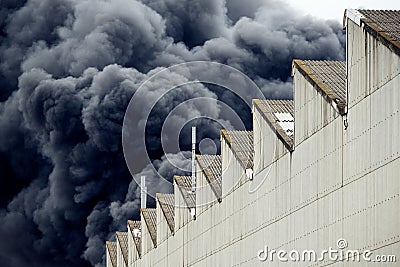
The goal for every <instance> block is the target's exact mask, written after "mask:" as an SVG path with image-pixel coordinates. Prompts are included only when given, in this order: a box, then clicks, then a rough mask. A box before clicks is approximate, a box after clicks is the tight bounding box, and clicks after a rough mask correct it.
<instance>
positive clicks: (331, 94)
mask: <svg viewBox="0 0 400 267" xmlns="http://www.w3.org/2000/svg"><path fill="white" fill-rule="evenodd" d="M293 66H294V67H296V68H297V69H298V70H299V71H300V72H301V73H302V74H303V76H304V77H305V78H306V79H307V80H308V81H309V82H311V84H312V85H314V86H316V87H317V88H318V90H319V91H320V92H321V93H322V94H323V95H324V96H326V98H327V100H328V102H334V103H336V107H337V109H338V110H339V112H340V114H342V115H343V114H344V113H345V107H346V62H345V61H331V60H300V59H295V60H294V61H293Z"/></svg>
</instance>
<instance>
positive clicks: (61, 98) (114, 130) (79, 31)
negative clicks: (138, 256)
mask: <svg viewBox="0 0 400 267" xmlns="http://www.w3.org/2000/svg"><path fill="white" fill-rule="evenodd" d="M343 45H344V35H343V32H342V30H341V26H340V25H339V23H337V22H329V21H328V22H327V21H322V20H318V19H315V18H312V17H304V16H299V15H296V12H294V11H293V10H291V9H290V8H289V7H286V6H285V5H284V4H282V2H279V1H272V0H265V1H262V0H251V1H240V0H227V1H222V0H201V1H200V0H195V1H183V0H162V1H147V0H142V1H135V0H84V1H76V0H27V1H7V0H5V1H1V2H0V129H1V130H0V171H1V174H2V175H1V179H0V236H1V238H2V242H0V262H1V264H2V266H10V267H20V266H72V265H73V266H103V264H104V242H105V240H107V239H111V238H113V232H114V231H116V230H124V227H125V222H126V219H127V218H132V219H138V215H139V214H138V210H139V206H140V203H139V188H138V186H137V184H136V182H135V181H133V180H132V176H131V174H130V172H129V170H128V168H127V167H126V163H125V159H124V156H123V153H122V144H121V132H122V121H123V118H124V113H125V109H126V107H127V106H128V103H129V101H130V99H131V97H132V96H133V95H134V93H135V92H136V90H137V89H138V87H139V86H140V84H141V83H142V82H143V81H144V80H146V79H147V78H149V77H150V76H151V75H153V74H154V73H156V72H157V71H158V70H161V69H162V68H163V67H168V66H170V65H172V64H177V63H181V62H187V61H193V60H211V61H217V62H220V63H225V64H228V65H230V66H232V67H235V68H237V69H239V70H241V71H243V72H244V73H246V74H247V75H249V76H250V77H251V78H252V79H253V80H254V81H255V82H256V83H257V84H258V85H259V86H260V88H261V90H262V92H263V93H264V94H265V95H266V96H267V97H271V98H291V96H292V81H291V78H290V68H291V60H292V59H293V58H304V59H307V58H313V59H343V58H344V49H343ZM204 71H207V70H204ZM171 75H174V74H173V73H171ZM210 75H212V73H210ZM174 77H175V76H174ZM177 79H178V77H177ZM179 79H180V78H179ZM232 82H236V81H232ZM153 86H154V87H153V89H152V88H149V91H148V94H147V95H145V97H147V98H149V99H150V98H151V97H152V95H151V93H152V92H153V93H154V92H157V90H158V89H159V88H162V86H166V84H163V83H162V82H161V84H159V85H156V84H153ZM245 89H246V88H244V90H245ZM198 96H208V97H209V98H211V99H215V100H217V99H218V100H220V101H223V102H225V103H227V104H228V105H229V106H234V108H235V110H236V111H237V112H238V113H243V114H241V117H242V119H244V120H245V121H250V119H249V114H250V113H249V110H248V108H246V107H245V105H244V103H243V102H240V101H238V100H237V99H235V95H233V94H231V93H228V92H225V91H224V90H222V89H221V88H219V89H218V88H216V87H215V86H210V85H206V84H197V85H194V86H192V87H190V86H189V87H187V88H186V89H185V88H178V89H177V90H176V91H174V92H172V93H170V94H167V95H166V96H165V98H163V99H162V101H160V102H159V103H158V104H157V105H156V107H155V109H154V111H153V112H152V116H151V117H150V119H149V121H148V122H147V135H146V137H147V139H148V140H150V141H151V142H149V143H150V144H152V147H150V148H149V149H150V151H152V160H153V163H152V165H145V166H143V168H141V169H140V170H139V171H138V172H137V174H136V175H137V176H140V175H146V176H147V177H149V179H148V180H149V182H148V183H149V190H150V191H151V193H155V192H158V191H163V192H167V191H170V190H171V186H170V184H169V183H168V180H166V181H164V180H161V179H159V178H158V175H159V174H161V175H162V176H163V177H167V179H169V181H170V180H171V179H172V176H173V175H174V174H184V173H185V171H184V170H185V169H187V165H188V164H189V161H188V160H187V158H189V154H187V153H184V154H183V155H176V154H169V155H168V157H167V156H164V157H162V149H161V147H160V142H159V141H160V132H159V130H160V123H161V122H162V118H165V117H166V116H167V115H168V114H169V112H170V111H171V110H172V109H173V108H174V107H176V106H177V105H178V104H179V103H180V102H181V101H184V100H186V99H190V98H193V97H198ZM143 105H144V106H145V102H144V103H143ZM209 105H210V106H209V107H205V106H202V107H200V106H196V105H190V104H187V106H186V107H185V108H186V110H187V111H188V112H187V113H186V114H178V115H177V118H178V119H185V120H189V119H190V118H191V116H195V115H196V114H205V113H206V112H213V113H212V114H213V116H215V117H216V118H217V119H222V117H223V112H222V111H220V109H219V106H218V105H219V104H218V103H217V101H215V102H213V101H211V102H210V103H209ZM201 123H202V124H201V125H202V127H201V131H199V135H201V136H200V138H201V137H209V138H211V139H215V140H218V136H217V135H218V132H219V128H218V127H220V126H219V125H218V123H214V122H210V121H204V122H201ZM226 123H227V124H229V123H230V122H229V121H227V122H226ZM246 126H247V127H248V126H249V125H246ZM185 132H188V131H185ZM154 140H155V141H154ZM180 140H181V144H180V145H181V148H182V150H183V151H185V150H186V151H187V150H189V144H188V141H189V140H190V136H188V135H187V134H185V133H184V132H183V133H182V136H180ZM182 157H183V158H182ZM153 167H154V168H153ZM179 168H181V169H183V170H179ZM155 170H156V171H158V173H159V174H157V173H155ZM149 201H150V204H154V201H153V200H151V199H150V200H149Z"/></svg>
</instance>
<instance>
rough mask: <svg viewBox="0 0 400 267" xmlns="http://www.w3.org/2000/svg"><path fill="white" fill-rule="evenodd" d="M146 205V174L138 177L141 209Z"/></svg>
mask: <svg viewBox="0 0 400 267" xmlns="http://www.w3.org/2000/svg"><path fill="white" fill-rule="evenodd" d="M146 206H147V187H146V176H141V177H140V207H141V208H142V209H144V208H146Z"/></svg>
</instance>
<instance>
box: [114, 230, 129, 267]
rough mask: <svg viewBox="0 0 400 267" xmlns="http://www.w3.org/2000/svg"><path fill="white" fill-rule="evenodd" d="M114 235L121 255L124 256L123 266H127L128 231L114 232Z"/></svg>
mask: <svg viewBox="0 0 400 267" xmlns="http://www.w3.org/2000/svg"><path fill="white" fill-rule="evenodd" d="M116 236H117V240H118V243H119V246H120V248H121V252H122V257H123V258H124V262H125V266H128V233H127V232H116Z"/></svg>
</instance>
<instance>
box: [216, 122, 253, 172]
mask: <svg viewBox="0 0 400 267" xmlns="http://www.w3.org/2000/svg"><path fill="white" fill-rule="evenodd" d="M221 137H222V138H224V139H225V141H226V143H227V144H228V145H229V146H230V147H231V149H232V151H233V153H234V154H235V156H236V157H237V158H238V159H239V162H240V163H241V164H242V166H243V168H245V169H248V168H253V156H254V147H253V131H230V130H221Z"/></svg>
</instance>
